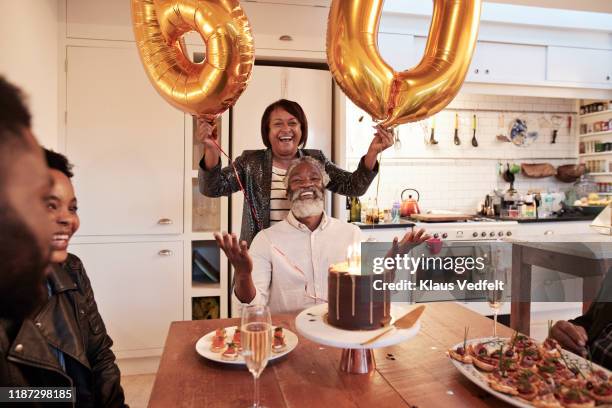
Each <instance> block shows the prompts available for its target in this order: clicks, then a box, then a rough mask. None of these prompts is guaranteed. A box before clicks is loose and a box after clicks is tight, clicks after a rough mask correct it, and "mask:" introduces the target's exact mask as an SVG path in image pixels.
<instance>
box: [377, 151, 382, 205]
mask: <svg viewBox="0 0 612 408" xmlns="http://www.w3.org/2000/svg"><path fill="white" fill-rule="evenodd" d="M381 166H382V152H380V155H379V156H378V174H377V175H376V204H378V191H379V190H380V189H379V187H380V173H381V172H382V168H381Z"/></svg>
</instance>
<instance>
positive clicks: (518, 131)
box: [509, 118, 538, 147]
mask: <svg viewBox="0 0 612 408" xmlns="http://www.w3.org/2000/svg"><path fill="white" fill-rule="evenodd" d="M509 136H510V140H511V141H512V143H514V144H515V145H516V146H520V147H527V146H529V145H530V144H532V143H533V142H534V141H535V140H536V139H537V138H538V132H527V121H526V120H524V119H521V118H516V119H514V120H513V121H512V123H510V131H509Z"/></svg>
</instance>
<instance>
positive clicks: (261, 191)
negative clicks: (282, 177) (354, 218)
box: [198, 149, 378, 245]
mask: <svg viewBox="0 0 612 408" xmlns="http://www.w3.org/2000/svg"><path fill="white" fill-rule="evenodd" d="M298 155H299V156H300V157H302V156H311V157H313V158H314V159H316V160H318V161H320V162H321V164H323V165H324V166H325V171H326V172H327V174H328V175H329V179H330V181H329V184H328V185H327V189H328V190H330V191H332V192H334V193H338V194H342V195H345V196H353V197H355V196H361V195H363V194H365V192H366V191H367V190H368V187H369V186H370V183H372V180H374V177H376V174H378V163H376V165H375V166H374V169H373V170H370V169H368V168H367V167H366V166H365V164H364V162H363V158H361V161H360V162H359V166H358V167H357V170H355V171H354V172H352V173H351V172H349V171H346V170H342V169H341V168H339V167H338V166H336V165H335V164H334V163H332V162H331V161H329V160H328V159H327V158H326V157H325V155H324V154H323V152H322V151H320V150H313V149H299V150H298ZM234 164H235V166H236V169H237V171H238V175H239V176H240V180H241V181H242V183H243V185H244V189H245V191H246V195H247V197H248V198H249V200H250V201H251V203H252V204H253V207H254V209H255V213H256V214H257V218H258V219H259V220H260V223H261V225H257V222H256V221H255V219H254V218H253V215H252V213H251V210H250V208H249V205H248V204H247V203H246V202H245V203H244V205H243V207H242V229H241V232H240V239H241V240H245V241H246V242H247V244H248V245H251V241H253V238H254V237H255V235H256V234H257V233H258V232H259V231H260V229H265V228H268V227H269V226H270V184H271V182H272V150H271V149H266V150H245V151H244V152H243V153H242V154H241V155H240V156H238V157H237V158H236V159H235V160H234ZM198 181H199V187H200V192H201V193H202V194H204V195H205V196H207V197H220V196H229V195H230V194H232V193H235V192H236V191H240V186H239V185H238V181H237V180H236V174H235V173H234V169H233V168H232V166H227V167H224V168H221V162H220V161H219V164H217V165H216V166H215V167H214V168H212V169H211V170H210V171H207V170H206V167H205V164H204V158H202V160H201V161H200V169H199V172H198ZM260 227H261V228H260Z"/></svg>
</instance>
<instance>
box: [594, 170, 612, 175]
mask: <svg viewBox="0 0 612 408" xmlns="http://www.w3.org/2000/svg"><path fill="white" fill-rule="evenodd" d="M589 175H591V176H612V172H609V171H604V172H596V173H589Z"/></svg>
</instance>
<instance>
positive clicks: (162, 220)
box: [157, 218, 172, 225]
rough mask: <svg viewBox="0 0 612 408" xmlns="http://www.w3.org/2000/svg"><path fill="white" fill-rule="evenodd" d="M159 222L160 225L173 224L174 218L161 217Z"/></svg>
mask: <svg viewBox="0 0 612 408" xmlns="http://www.w3.org/2000/svg"><path fill="white" fill-rule="evenodd" d="M157 223H158V224H159V225H172V220H171V219H170V218H161V219H160V220H159V221H157Z"/></svg>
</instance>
